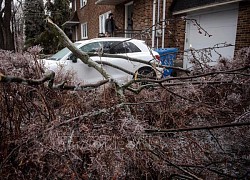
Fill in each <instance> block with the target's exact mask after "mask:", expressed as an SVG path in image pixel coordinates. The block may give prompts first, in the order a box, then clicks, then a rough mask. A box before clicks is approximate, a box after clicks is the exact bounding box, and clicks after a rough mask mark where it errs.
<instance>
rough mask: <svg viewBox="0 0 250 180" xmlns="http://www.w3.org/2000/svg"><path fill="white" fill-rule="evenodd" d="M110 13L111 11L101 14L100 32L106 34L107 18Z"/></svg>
mask: <svg viewBox="0 0 250 180" xmlns="http://www.w3.org/2000/svg"><path fill="white" fill-rule="evenodd" d="M109 13H111V11H108V12H106V13H104V14H102V15H100V16H99V33H103V34H105V20H106V19H107V18H108V16H109Z"/></svg>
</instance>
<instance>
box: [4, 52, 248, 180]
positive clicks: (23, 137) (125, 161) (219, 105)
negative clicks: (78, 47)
mask: <svg viewBox="0 0 250 180" xmlns="http://www.w3.org/2000/svg"><path fill="white" fill-rule="evenodd" d="M37 52H38V50H37V49H36V48H33V49H30V50H29V52H27V53H25V54H13V53H10V52H3V51H1V52H0V61H1V65H0V72H1V73H2V74H4V75H12V76H18V77H23V78H30V77H32V79H39V78H41V77H42V67H41V66H40V65H39V64H38V63H36V62H37V61H36V60H37V59H36V58H37V56H36V55H37ZM249 67H250V49H249V48H246V49H242V50H241V51H239V53H238V55H237V56H236V57H235V58H234V59H233V60H231V61H228V60H226V59H221V60H220V62H219V63H218V65H216V66H214V67H213V68H210V67H208V66H201V64H200V63H199V64H197V66H196V68H195V71H193V72H192V74H189V76H181V77H176V78H172V80H169V81H164V82H163V83H161V84H160V85H161V86H160V87H157V88H153V89H152V88H145V89H143V90H142V91H141V92H140V93H139V94H134V93H133V92H131V91H128V90H125V92H124V94H125V100H126V102H125V103H124V102H122V103H121V102H120V99H119V98H118V96H116V87H115V86H114V85H113V84H109V85H105V86H102V87H99V88H96V89H94V90H89V91H66V90H53V89H50V88H48V87H47V86H46V83H43V84H41V85H25V84H18V83H11V82H10V83H1V84H0V89H1V91H0V107H1V112H0V139H1V141H0V150H1V151H0V176H1V177H2V178H3V179H111V178H113V179H220V178H221V179H236V178H237V179H248V178H250V158H249V157H250V156H249V155H250V154H249V153H250V144H249V142H250V130H249V124H250V121H249V119H250V103H249V102H250V79H249V76H250V73H249ZM126 107H129V110H130V111H129V113H128V111H127V108H126ZM218 125H219V126H218ZM183 128H184V129H183Z"/></svg>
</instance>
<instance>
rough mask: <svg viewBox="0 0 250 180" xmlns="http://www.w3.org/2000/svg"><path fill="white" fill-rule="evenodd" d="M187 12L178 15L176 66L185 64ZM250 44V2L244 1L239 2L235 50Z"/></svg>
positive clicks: (176, 22)
mask: <svg viewBox="0 0 250 180" xmlns="http://www.w3.org/2000/svg"><path fill="white" fill-rule="evenodd" d="M185 15H186V14H181V15H176V16H174V19H175V23H174V24H175V28H174V29H175V31H174V38H175V39H176V42H175V46H176V47H178V48H179V53H178V55H177V60H176V61H175V62H176V63H175V65H176V66H182V64H183V56H182V55H183V51H184V45H185V28H186V22H185V21H183V20H181V17H182V16H185ZM249 46H250V2H247V1H244V2H240V3H239V12H238V24H237V33H236V42H235V51H237V50H239V49H241V48H243V47H249Z"/></svg>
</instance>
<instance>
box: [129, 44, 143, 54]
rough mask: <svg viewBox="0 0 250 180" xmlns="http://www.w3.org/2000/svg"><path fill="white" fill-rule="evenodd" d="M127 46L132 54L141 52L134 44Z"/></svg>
mask: <svg viewBox="0 0 250 180" xmlns="http://www.w3.org/2000/svg"><path fill="white" fill-rule="evenodd" d="M127 46H128V48H129V49H130V51H131V52H141V50H140V49H139V48H138V47H137V46H136V45H135V44H134V43H132V42H127Z"/></svg>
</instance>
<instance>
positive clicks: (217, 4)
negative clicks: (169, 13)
mask: <svg viewBox="0 0 250 180" xmlns="http://www.w3.org/2000/svg"><path fill="white" fill-rule="evenodd" d="M240 1H242V0H234V1H228V2H222V3H215V4H209V5H205V6H199V7H194V8H189V9H185V10H181V11H176V12H173V15H178V14H184V13H189V12H192V11H197V10H203V9H207V8H212V7H216V6H222V5H226V4H232V3H236V2H240Z"/></svg>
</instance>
